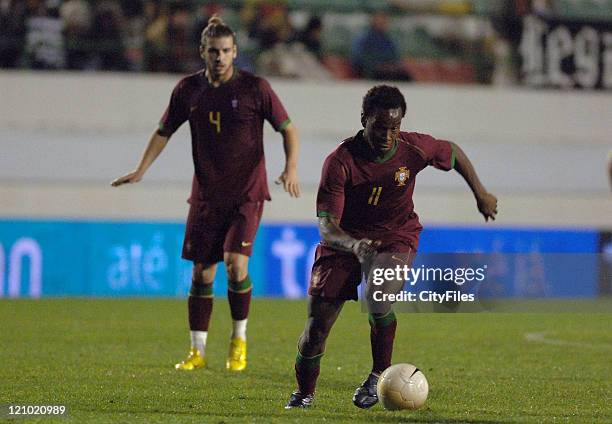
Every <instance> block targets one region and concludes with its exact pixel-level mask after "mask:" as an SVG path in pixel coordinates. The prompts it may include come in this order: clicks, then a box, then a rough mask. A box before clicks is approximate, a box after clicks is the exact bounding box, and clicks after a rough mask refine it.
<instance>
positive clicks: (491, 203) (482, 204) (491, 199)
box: [476, 193, 497, 222]
mask: <svg viewBox="0 0 612 424" xmlns="http://www.w3.org/2000/svg"><path fill="white" fill-rule="evenodd" d="M476 204H477V205H478V210H479V211H480V213H481V214H482V216H484V218H485V221H487V222H488V221H489V218H491V219H492V220H493V221H495V216H496V215H497V197H495V196H493V195H492V194H491V193H485V194H484V195H482V196H479V197H478V198H477V199H476Z"/></svg>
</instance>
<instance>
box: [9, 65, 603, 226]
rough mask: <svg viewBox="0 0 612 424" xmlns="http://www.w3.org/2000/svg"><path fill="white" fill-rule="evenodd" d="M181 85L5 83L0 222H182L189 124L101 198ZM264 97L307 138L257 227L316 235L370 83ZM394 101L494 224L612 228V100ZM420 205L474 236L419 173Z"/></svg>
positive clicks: (463, 217) (465, 93)
mask: <svg viewBox="0 0 612 424" xmlns="http://www.w3.org/2000/svg"><path fill="white" fill-rule="evenodd" d="M178 78H179V77H177V76H174V75H171V76H168V75H163V76H150V75H149V76H146V77H143V76H141V75H134V74H102V73H91V74H88V73H45V72H42V73H41V72H39V73H36V72H25V73H24V72H8V71H4V72H0V93H2V96H1V97H2V102H0V140H1V143H2V154H1V155H0V198H1V199H2V202H0V216H13V217H15V216H17V217H38V218H44V217H59V218H64V217H73V218H82V219H87V218H96V219H122V218H132V219H171V220H182V219H184V217H185V214H186V207H187V205H186V203H185V199H186V197H187V194H188V192H189V184H190V181H191V174H192V167H191V164H190V161H191V158H190V151H189V150H190V148H189V136H188V129H187V126H186V125H185V126H184V127H183V128H182V129H181V130H179V132H178V133H177V134H176V135H175V136H174V137H173V140H172V142H171V143H170V144H169V146H168V147H167V149H166V151H165V152H164V154H163V155H162V157H160V159H159V160H158V162H157V163H156V164H155V165H154V166H153V167H152V168H151V170H150V171H149V173H148V174H147V176H146V178H145V180H144V181H143V182H142V183H141V184H140V185H139V186H133V187H126V188H122V189H120V190H112V189H110V187H109V186H108V182H109V181H110V180H112V179H113V178H115V177H116V176H118V175H120V174H122V173H124V172H126V171H127V170H129V169H132V168H133V167H134V166H135V164H136V162H137V160H138V157H139V156H140V154H141V152H142V150H143V148H144V145H145V144H146V141H147V138H148V136H149V134H150V132H152V131H153V129H154V128H155V126H156V122H157V120H158V119H159V117H160V116H161V114H162V112H163V110H164V108H165V106H166V104H167V102H168V99H169V93H170V91H171V90H172V87H173V86H174V84H175V83H176V81H177V79H178ZM272 84H273V87H274V88H275V89H276V91H277V92H278V93H279V95H280V97H281V98H282V99H283V101H284V103H285V104H286V107H287V109H288V111H289V113H290V115H291V117H292V119H293V120H294V122H295V123H296V125H297V127H298V128H299V130H300V133H301V135H302V146H303V147H302V158H301V163H300V178H301V180H302V183H303V186H304V195H303V196H302V198H301V199H300V200H298V201H289V200H288V198H287V197H286V196H285V195H284V194H283V193H281V192H279V191H278V190H276V191H275V192H274V193H273V196H274V199H275V201H274V202H271V203H270V204H268V205H267V208H266V211H265V215H264V219H265V220H268V221H278V220H290V221H302V222H312V219H313V215H314V198H315V194H316V186H317V184H318V179H319V175H320V169H321V163H322V161H323V159H324V158H325V156H326V155H327V154H328V153H329V152H330V151H331V150H332V149H333V148H334V146H335V145H336V144H337V143H338V141H339V140H342V139H343V138H345V137H347V136H350V135H352V134H353V133H354V132H355V131H357V130H358V129H359V128H360V123H359V113H360V104H361V98H362V96H363V94H364V93H365V92H366V90H367V89H368V88H369V87H370V86H371V85H372V84H371V83H369V82H302V81H295V80H272ZM401 89H402V91H403V92H404V94H405V95H406V98H407V101H408V111H407V116H406V119H405V121H404V128H405V129H414V130H417V131H420V132H427V133H431V134H433V135H435V136H437V137H439V138H447V139H450V140H453V141H456V142H457V143H459V144H460V145H461V146H462V147H463V148H464V150H465V151H466V152H467V153H468V155H469V156H470V157H471V158H472V159H473V162H474V164H475V166H476V168H477V170H478V171H479V174H480V175H481V177H482V179H483V181H484V182H485V183H486V185H487V187H488V188H489V189H490V190H491V191H493V192H495V194H496V195H498V197H499V198H500V210H501V214H500V220H499V224H498V225H522V226H524V225H536V226H538V225H540V226H563V227H567V226H569V227H584V226H597V227H609V226H611V225H612V222H611V218H610V217H611V216H612V203H611V200H610V196H609V186H608V181H607V176H606V158H607V154H608V149H609V148H610V142H609V137H610V134H612V97H610V95H609V94H605V93H598V92H560V91H545V90H523V89H501V88H492V87H480V86H440V85H424V84H408V85H401ZM266 131H267V132H268V134H267V137H266V139H267V141H266V151H267V165H268V171H269V177H270V180H272V178H274V177H276V176H277V175H278V174H279V173H280V172H281V170H282V166H283V154H282V146H281V144H282V143H280V138H279V137H278V135H275V134H273V133H272V131H271V128H269V127H268V128H267V130H266ZM160 200H162V201H160ZM415 203H416V206H417V211H418V212H419V213H420V215H421V216H422V217H423V220H424V222H425V223H426V224H448V223H450V224H461V225H478V224H480V223H481V219H480V217H479V216H478V214H477V213H476V212H475V207H474V202H473V199H472V198H471V196H470V194H469V193H468V192H467V190H466V186H465V184H464V183H463V182H462V181H461V179H460V178H459V177H458V176H457V175H455V174H454V173H451V175H449V174H444V173H442V172H437V171H435V170H426V171H424V173H423V174H422V176H420V177H419V183H418V184H417V190H416V194H415Z"/></svg>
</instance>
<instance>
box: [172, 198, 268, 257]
mask: <svg viewBox="0 0 612 424" xmlns="http://www.w3.org/2000/svg"><path fill="white" fill-rule="evenodd" d="M262 213H263V201H262V202H247V203H243V204H242V205H238V206H234V207H228V206H218V205H214V204H211V203H193V204H192V205H191V206H190V208H189V215H188V217H187V228H186V229H185V239H184V241H183V259H187V260H190V261H193V262H201V263H203V264H213V263H217V262H220V261H222V260H223V252H232V253H240V254H243V255H246V256H251V254H252V253H253V242H254V240H255V234H256V233H257V228H258V227H259V222H260V221H261V214H262Z"/></svg>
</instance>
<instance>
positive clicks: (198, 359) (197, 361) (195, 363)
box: [174, 347, 206, 371]
mask: <svg viewBox="0 0 612 424" xmlns="http://www.w3.org/2000/svg"><path fill="white" fill-rule="evenodd" d="M205 366H206V359H204V357H203V356H202V355H200V351H199V350H198V349H196V348H195V347H192V348H191V349H190V350H189V356H188V357H187V359H185V360H184V361H181V362H179V363H178V364H176V365H175V366H174V368H175V369H177V370H184V371H193V370H195V369H198V368H204V367H205Z"/></svg>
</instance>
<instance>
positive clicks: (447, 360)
mask: <svg viewBox="0 0 612 424" xmlns="http://www.w3.org/2000/svg"><path fill="white" fill-rule="evenodd" d="M585 308H586V310H589V309H588V304H587V306H586V307H585ZM305 314H306V304H305V302H304V301H287V300H266V299H256V300H254V302H253V305H252V310H251V316H250V319H249V366H248V368H247V370H246V371H245V372H243V373H240V374H230V373H228V372H227V371H225V369H224V364H225V357H226V353H227V346H228V341H229V332H230V318H229V311H228V307H227V301H226V300H225V299H217V300H216V301H215V306H214V312H213V317H212V322H211V329H210V333H209V337H208V350H207V356H208V358H209V368H208V369H206V370H200V371H196V372H187V373H186V372H178V371H175V370H174V369H173V364H174V363H175V362H177V361H179V360H181V359H183V358H184V356H185V354H186V353H187V350H188V347H189V346H188V344H189V337H188V331H187V322H186V302H185V301H184V300H177V299H96V300H92V299H45V300H2V301H0V337H1V345H0V405H5V406H4V416H2V417H0V422H2V421H9V422H23V421H21V419H15V420H7V416H6V405H7V404H17V405H41V404H42V405H65V406H66V407H67V408H68V414H67V416H66V417H63V418H57V419H52V418H49V417H40V418H37V419H35V420H29V419H28V420H27V422H32V421H34V422H45V423H46V422H61V423H67V422H75V423H90V422H91V423H191V422H193V423H235V422H256V423H285V422H287V423H312V422H326V423H348V422H351V423H360V422H377V423H396V422H416V423H429V422H431V423H499V422H512V423H513V422H528V423H531V422H533V423H540V422H563V423H565V422H576V423H610V422H612V406H611V405H612V395H611V394H612V360H611V359H612V331H611V330H612V314H606V313H600V314H594V313H565V314H556V313H543V314H520V313H506V314H501V313H499V314H498V313H481V314H407V313H403V314H398V320H399V325H398V335H397V338H396V342H395V352H394V356H393V362H394V363H398V362H410V363H414V364H416V365H417V366H418V367H420V368H421V369H422V370H423V371H424V372H425V375H426V376H427V378H428V380H429V384H430V392H429V399H428V401H427V403H426V405H425V407H424V408H423V409H421V410H419V411H400V412H389V411H385V410H383V409H382V407H381V406H380V405H376V406H375V407H374V408H372V409H371V410H368V411H362V410H359V409H357V408H356V407H354V406H353V405H352V403H351V397H352V394H353V391H354V389H355V387H356V386H357V385H358V384H359V383H360V382H361V380H363V379H364V378H365V377H366V375H367V373H368V370H369V367H370V364H371V362H370V351H369V349H370V348H369V327H368V323H367V317H366V315H365V314H363V313H362V312H361V311H360V307H359V305H358V304H356V303H352V304H347V305H346V307H345V309H344V311H343V312H342V314H341V316H340V318H339V320H338V322H337V324H336V326H335V327H334V329H333V331H332V335H331V336H330V339H329V341H328V344H327V352H326V355H325V356H324V358H323V361H322V369H321V376H320V378H319V384H318V391H317V396H316V400H315V407H314V408H312V409H311V410H306V411H303V410H291V411H285V410H284V409H283V406H284V404H285V402H286V400H287V398H288V396H289V394H290V392H291V391H292V390H293V389H294V387H295V381H294V374H293V360H294V358H295V353H296V340H297V337H298V335H299V334H300V332H301V330H302V328H303V325H304V321H305ZM529 335H530V336H529ZM529 337H531V340H529Z"/></svg>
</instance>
